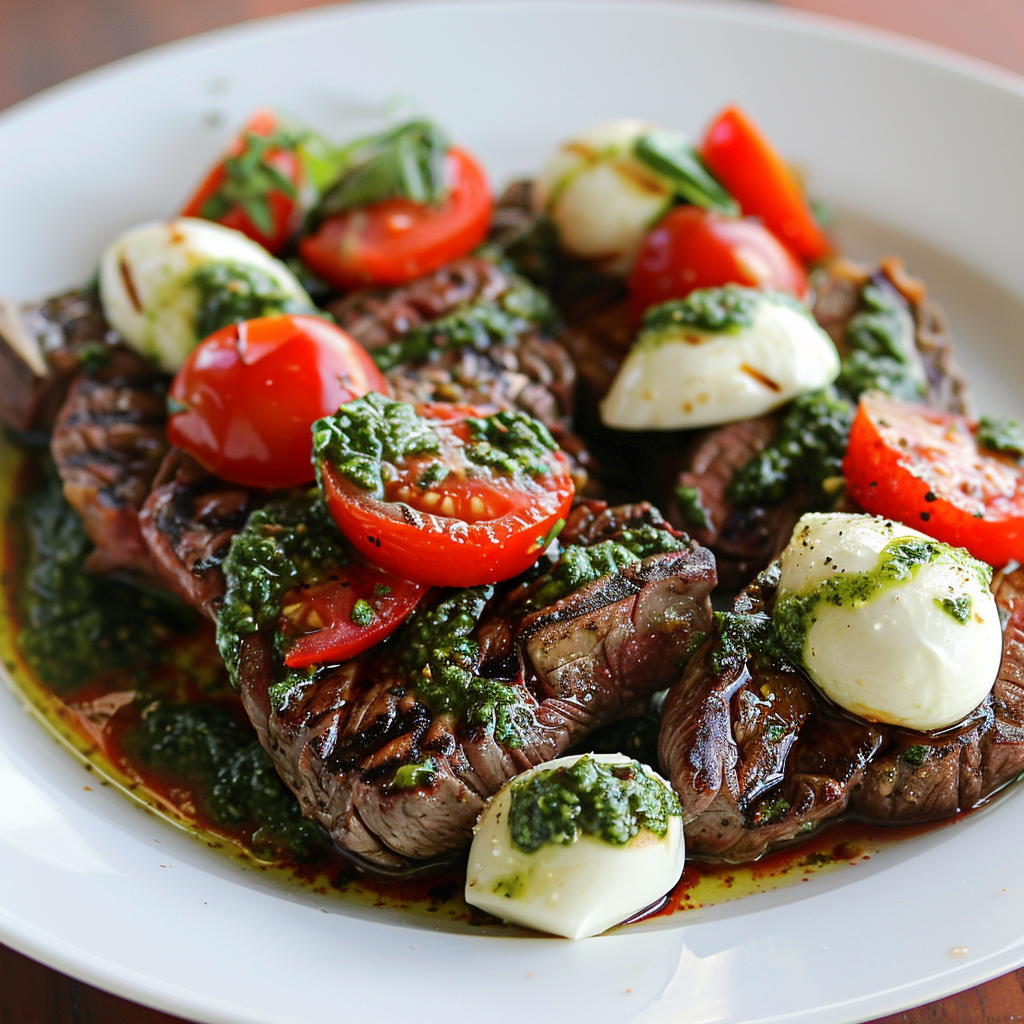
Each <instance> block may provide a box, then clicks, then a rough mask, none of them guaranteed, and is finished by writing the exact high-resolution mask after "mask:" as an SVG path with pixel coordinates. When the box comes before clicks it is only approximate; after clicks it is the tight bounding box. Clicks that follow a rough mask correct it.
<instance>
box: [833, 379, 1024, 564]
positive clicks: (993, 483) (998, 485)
mask: <svg viewBox="0 0 1024 1024" xmlns="http://www.w3.org/2000/svg"><path fill="white" fill-rule="evenodd" d="M843 474H844V476H845V477H846V483H847V491H848V493H849V495H850V497H851V498H853V500H854V501H856V502H857V504H859V505H860V506H861V507H862V508H864V509H865V510H866V511H868V512H871V513H874V514H875V515H879V516H886V517H888V518H892V519H897V520H899V521H900V522H902V523H905V524H906V525H907V526H913V527H914V528H915V529H918V530H920V531H921V532H922V533H927V534H928V535H929V536H931V537H934V538H936V540H941V541H945V542H946V543H947V544H953V545H955V546H956V547H962V548H966V549H967V550H968V551H970V553H971V554H972V555H974V556H975V558H980V559H982V560H983V561H985V562H988V563H989V564H991V565H994V566H997V567H998V566H1003V565H1005V564H1006V563H1007V562H1009V561H1011V560H1017V561H1020V560H1024V468H1022V467H1021V466H1020V465H1019V464H1018V462H1017V460H1016V458H1014V457H1012V456H1010V455H1005V454H1001V453H999V452H994V451H991V450H988V449H985V448H981V447H979V445H978V443H977V440H976V428H975V426H974V424H972V423H971V422H970V421H969V420H967V419H965V418H964V417H962V416H953V415H950V414H948V413H941V412H935V411H934V410H931V409H927V408H925V407H924V406H918V405H911V404H909V403H906V402H900V401H897V400H896V399H892V398H888V397H886V396H884V395H882V394H879V393H877V392H874V393H870V394H868V395H865V396H864V397H863V398H862V399H861V402H860V406H859V408H858V409H857V415H856V417H855V419H854V422H853V429H852V431H851V432H850V442H849V446H848V448H847V453H846V458H845V459H844V460H843Z"/></svg>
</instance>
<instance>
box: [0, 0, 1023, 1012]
mask: <svg viewBox="0 0 1024 1024" xmlns="http://www.w3.org/2000/svg"><path fill="white" fill-rule="evenodd" d="M780 2H782V3H783V4H784V5H785V6H789V7H798V8H801V9H804V10H809V11H818V12H822V13H826V14H834V15H838V16H841V17H846V18H850V19H852V20H855V21H861V22H864V23H866V24H870V25H876V26H879V27H883V28H889V29H894V30H896V31H900V32H904V33H907V34H910V35H916V36H918V37H920V38H922V39H927V40H929V41H931V42H937V43H941V44H944V45H947V46H951V47H954V48H958V49H960V50H963V51H965V52H968V53H971V54H973V55H974V56H977V57H982V58H985V59H987V60H990V61H993V62H994V63H999V64H1002V65H1003V66H1005V67H1008V68H1011V69H1013V70H1014V71H1018V72H1021V73H1024V0H969V2H968V0H780ZM313 6H317V4H316V3H315V2H310V0H0V109H3V108H4V107H7V106H9V105H10V104H12V103H15V102H17V101H18V100H20V99H23V98H24V97H26V96H30V95H32V94H33V93H35V92H38V91H39V90H40V89H44V88H46V87H47V86H49V85H53V84H54V83H56V82H60V81H63V80H64V79H66V78H70V77H71V76H72V75H76V74H78V73H79V72H82V71H87V70H88V69H89V68H93V67H97V66H99V65H100V64H105V63H107V62H108V61H111V60H115V59H116V58H118V57H123V56H125V55H127V54H129V53H134V52H136V51H137V50H142V49H145V48H146V47H149V46H155V45H156V44H158V43H163V42H167V41H168V40H171V39H180V38H182V37H184V36H189V35H193V34H195V33H197V32H203V31H205V30H207V29H211V28H218V27H220V26H222V25H230V24H233V23H235V22H239V21H245V20H247V19H250V18H258V17H262V16H264V15H268V14H277V13H280V12H283V11H288V10H295V9H298V8H300V7H313ZM177 1020H178V1018H176V1017H170V1016H168V1015H167V1014H164V1013H158V1012H157V1011H155V1010H149V1009H146V1008H145V1007H142V1006H137V1005H135V1004H133V1003H129V1002H126V1001H125V1000H123V999H118V998H117V997H116V996H112V995H108V994H107V993H105V992H101V991H99V990H98V989H95V988H92V987H90V986H89V985H84V984H82V983H81V982H77V981H74V980H73V979H71V978H68V977H66V976H64V975H62V974H59V973H58V972H56V971H53V970H50V969H49V968H47V967H43V966H42V965H41V964H37V963H35V962H33V961H32V960H29V959H27V958H26V957H23V956H20V955H19V954H17V953H15V952H13V951H11V950H9V949H6V948H4V947H3V946H0V1024H167V1022H174V1021H177ZM1013 1021H1022V1022H1024V968H1022V969H1021V970H1019V971H1015V972H1013V973H1012V974H1007V975H1005V976H1004V977H1002V978H997V979H996V980H995V981H990V982H988V983H987V984H985V985H980V986H978V987H977V988H975V989H971V990H970V991H968V992H962V993H960V994H959V995H956V996H951V997H949V998H948V999H943V1000H941V1001H940V1002H937V1003H932V1004H930V1005H928V1006H923V1007H919V1008H918V1009H916V1010H908V1011H907V1012H906V1013H899V1014H896V1015H895V1016H893V1017H886V1018H885V1020H884V1022H881V1021H880V1022H876V1024H1010V1022H1013Z"/></svg>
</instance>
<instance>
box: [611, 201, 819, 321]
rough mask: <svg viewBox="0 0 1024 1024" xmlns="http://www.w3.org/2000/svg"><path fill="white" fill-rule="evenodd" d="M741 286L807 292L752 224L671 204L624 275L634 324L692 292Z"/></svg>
mask: <svg viewBox="0 0 1024 1024" xmlns="http://www.w3.org/2000/svg"><path fill="white" fill-rule="evenodd" d="M725 284H742V285H747V286H748V287H751V288H769V289H773V290H775V291H780V292H788V293H789V294H790V295H794V296H796V297H797V298H800V299H802V298H804V297H805V295H806V294H807V272H806V270H804V268H803V266H802V264H801V263H800V261H799V260H797V259H796V258H795V257H794V256H793V255H792V253H790V252H789V250H788V249H786V247H785V246H784V245H783V244H782V243H781V242H779V240H778V239H777V238H776V237H775V236H774V235H773V234H772V233H771V232H770V231H767V230H766V229H765V228H764V227H763V226H762V225H761V224H759V223H758V222H757V221H755V220H736V219H734V218H732V217H724V216H722V215H721V214H718V213H712V212H710V211H708V210H704V209H701V208H700V207H699V206H677V207H676V208H675V209H674V210H670V211H669V213H667V214H666V215H665V216H664V217H663V218H662V219H661V220H660V221H659V222H658V223H657V224H656V225H655V226H654V227H653V228H652V229H651V231H650V232H649V233H648V234H647V236H646V237H645V238H644V240H643V242H642V243H641V245H640V249H639V251H638V253H637V257H636V262H635V263H634V264H633V270H632V272H631V273H630V276H629V294H630V308H631V310H632V312H633V316H634V317H635V318H636V319H637V320H639V318H640V317H641V316H642V315H643V313H644V311H645V310H646V309H648V308H650V307H651V306H655V305H657V304H659V303H661V302H667V301H668V300H669V299H682V298H685V297H686V296H687V295H689V294H690V292H692V291H693V290H694V289H696V288H715V287H719V286H721V285H725Z"/></svg>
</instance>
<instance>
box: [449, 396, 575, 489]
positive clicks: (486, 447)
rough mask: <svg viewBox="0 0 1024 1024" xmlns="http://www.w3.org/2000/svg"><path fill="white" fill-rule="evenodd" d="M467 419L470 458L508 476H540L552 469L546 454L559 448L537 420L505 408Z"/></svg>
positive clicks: (467, 455) (468, 457) (471, 460)
mask: <svg viewBox="0 0 1024 1024" xmlns="http://www.w3.org/2000/svg"><path fill="white" fill-rule="evenodd" d="M466 423H467V424H468V425H469V432H470V435H471V437H472V438H473V440H472V443H471V444H468V445H467V446H466V449H465V451H466V458H467V459H469V461H470V462H475V463H477V464H478V465H480V466H489V467H490V468H491V469H494V470H497V471H498V472H499V473H507V474H508V475H509V476H516V475H517V473H525V474H527V475H528V476H543V475H544V474H545V473H549V472H550V471H551V466H550V464H549V463H548V461H547V459H546V457H545V456H547V455H548V453H550V452H554V451H558V444H557V443H556V442H555V439H554V438H553V437H552V436H551V434H550V432H549V431H548V428H547V427H545V426H544V424H543V423H541V422H540V420H535V419H534V418H533V417H532V416H529V415H527V414H526V413H525V412H509V411H507V410H506V411H502V412H497V413H495V414H494V415H493V416H487V417H484V418H482V419H468V420H467V421H466Z"/></svg>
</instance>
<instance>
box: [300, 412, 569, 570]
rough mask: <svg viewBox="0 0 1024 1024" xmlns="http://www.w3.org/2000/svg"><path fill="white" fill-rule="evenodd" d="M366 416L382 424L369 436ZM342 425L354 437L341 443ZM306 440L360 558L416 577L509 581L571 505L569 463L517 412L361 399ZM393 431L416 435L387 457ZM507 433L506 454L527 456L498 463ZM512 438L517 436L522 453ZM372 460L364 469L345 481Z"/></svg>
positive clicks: (535, 553) (538, 428)
mask: <svg viewBox="0 0 1024 1024" xmlns="http://www.w3.org/2000/svg"><path fill="white" fill-rule="evenodd" d="M374 421H376V422H378V423H381V424H389V425H388V426H385V427H382V428H380V431H381V432H379V433H376V434H374V433H373V431H374V430H377V429H378V428H377V427H374V426H373V422H374ZM367 424H370V425H369V426H367ZM396 424H397V425H398V426H397V427H395V425H396ZM345 431H349V432H350V433H351V432H353V431H354V432H355V433H352V437H353V438H354V441H353V443H352V444H351V445H349V444H348V440H347V439H344V437H343V435H344V434H345ZM314 435H315V438H316V440H315V444H314V448H315V451H316V458H317V467H318V470H319V480H320V486H321V489H322V490H323V493H324V497H325V498H326V501H327V507H328V509H329V510H330V513H331V516H332V517H333V519H334V521H335V522H336V523H337V524H338V528H339V529H340V530H341V532H342V533H343V534H344V535H345V537H346V538H347V539H348V541H349V543H351V544H352V545H353V547H355V548H356V550H357V551H359V552H360V554H362V555H363V556H364V557H365V558H366V559H367V560H369V561H372V562H374V563H375V564H377V565H379V566H381V567H383V568H384V569H387V570H388V571H389V572H393V573H396V574H398V575H401V576H404V577H406V578H408V579H412V580H415V581H417V582H419V583H428V584H434V585H437V586H451V587H469V586H475V585H477V584H481V583H496V582H498V581H499V580H505V579H510V578H511V577H513V576H516V575H517V574H519V573H520V572H522V571H523V570H525V569H527V568H529V566H531V565H532V564H533V563H534V562H535V561H536V560H537V558H538V557H539V556H540V554H541V552H542V550H543V548H544V546H545V543H546V541H547V539H548V538H549V536H550V535H552V533H553V531H557V527H558V524H559V521H560V520H564V518H565V516H566V515H567V514H568V512H569V509H570V507H571V505H572V499H573V494H574V491H575V488H574V486H573V482H572V477H571V476H570V473H569V464H568V461H567V460H566V458H565V456H564V455H563V454H562V453H561V452H560V451H557V450H555V444H554V442H553V441H552V440H551V437H550V435H549V434H548V433H547V431H546V430H545V429H544V427H543V426H542V425H541V424H540V423H538V422H537V421H536V420H533V419H531V418H530V417H529V416H527V415H526V414H525V413H496V414H494V415H487V413H486V412H484V411H482V410H479V409H474V408H471V407H466V406H453V405H444V404H441V403H430V404H425V405H419V406H415V407H413V406H408V405H405V403H402V402H392V401H389V400H387V399H384V398H382V397H380V396H377V395H367V396H366V398H365V399H363V400H360V401H357V402H352V403H349V405H347V406H344V407H343V408H341V409H339V410H338V413H337V415H336V416H334V417H331V418H330V419H329V420H321V421H320V423H318V424H317V425H316V426H315V427H314ZM357 435H361V436H362V438H363V439H364V440H362V441H360V440H359V436H357ZM339 437H342V438H343V439H342V440H341V441H339V440H337V439H338V438H339ZM394 438H406V439H408V438H417V439H418V442H417V444H413V445H411V446H408V445H407V448H406V452H405V453H399V454H395V453H394V452H392V454H391V456H390V457H388V455H387V449H388V447H389V446H392V444H393V439H394ZM484 438H490V440H484ZM506 438H507V439H509V443H508V444H507V445H506V448H507V449H508V451H511V452H513V453H516V452H518V453H522V452H523V451H526V448H528V449H529V451H528V454H527V455H524V456H522V458H521V459H520V458H519V456H518V455H516V454H513V456H512V457H511V458H510V459H505V458H504V455H503V454H502V453H503V448H502V446H503V444H505V439H506ZM513 438H525V439H526V448H518V449H517V448H516V447H515V445H514V444H512V443H511V439H513ZM538 439H539V440H538ZM492 442H493V443H492ZM336 445H337V447H335V446H336ZM346 446H347V447H346ZM382 448H383V449H384V450H385V454H384V455H381V454H380V452H381V449H382ZM417 448H419V450H416V449H417ZM339 452H343V453H345V454H344V458H342V457H341V456H339V454H338V453H339ZM366 453H369V454H368V455H367V454H366ZM371 463H372V466H373V468H372V472H371V473H370V475H369V476H363V477H361V478H359V479H358V481H357V480H356V479H353V476H358V475H359V473H360V472H362V470H363V469H365V467H367V466H368V465H370V464H371ZM353 466H355V467H357V468H356V469H355V470H353V469H351V468H347V467H353ZM527 466H528V468H525V467H527Z"/></svg>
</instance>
